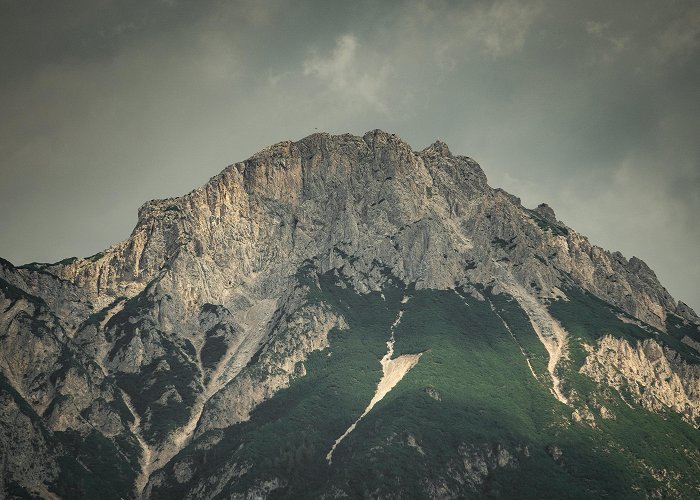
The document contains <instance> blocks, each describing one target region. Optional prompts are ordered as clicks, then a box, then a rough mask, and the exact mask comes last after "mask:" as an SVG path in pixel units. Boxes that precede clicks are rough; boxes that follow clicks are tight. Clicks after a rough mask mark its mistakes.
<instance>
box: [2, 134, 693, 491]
mask: <svg viewBox="0 0 700 500" xmlns="http://www.w3.org/2000/svg"><path fill="white" fill-rule="evenodd" d="M699 325H700V319H699V318H698V317H697V315H696V314H695V313H694V312H693V311H692V309H690V308H689V307H688V306H687V305H685V304H683V303H682V302H676V301H675V300H674V299H673V298H672V297H671V296H670V295H669V293H668V292H667V291H666V289H665V288H664V287H663V286H662V285H661V284H660V283H659V281H658V279H657V278H656V275H655V274H654V272H653V271H652V270H651V269H649V267H648V266H647V265H646V264H645V263H644V262H642V261H641V260H639V259H637V258H635V257H632V258H631V259H629V260H627V259H626V258H625V257H623V256H622V255H621V254H620V253H618V252H615V253H610V252H607V251H605V250H603V249H601V248H599V247H597V246H594V245H592V244H591V243H590V242H589V241H588V240H587V239H586V237H584V236H582V235H580V234H579V233H577V232H576V231H575V230H573V229H572V228H569V227H567V226H566V225H565V224H563V223H562V222H560V221H558V220H557V218H556V215H555V213H554V211H553V210H552V209H551V208H550V207H549V206H547V205H545V204H542V205H540V206H538V207H537V208H535V209H528V208H525V207H523V206H522V204H521V202H520V200H519V199H518V198H517V197H515V196H513V195H511V194H508V193H506V192H505V191H503V190H500V189H493V188H491V187H489V185H488V183H487V180H486V176H485V175H484V173H483V171H482V169H481V167H480V166H479V165H478V164H477V163H476V162H475V161H474V160H472V159H471V158H468V157H464V156H456V155H453V154H452V153H451V152H450V150H449V148H448V147H447V145H446V144H444V143H442V142H439V141H438V142H436V143H434V144H432V145H431V146H429V147H428V148H426V149H424V150H422V151H418V152H416V151H413V150H412V149H411V147H410V146H409V145H408V144H406V143H405V142H403V141H402V140H401V139H399V138H398V137H397V136H396V135H393V134H388V133H385V132H382V131H380V130H375V131H372V132H368V133H367V134H365V135H364V136H363V137H356V136H352V135H339V136H333V135H328V134H314V135H311V136H309V137H306V138H304V139H302V140H300V141H297V142H282V143H279V144H276V145H274V146H271V147H269V148H267V149H265V150H263V151H261V152H260V153H258V154H256V155H254V156H253V157H251V158H249V159H248V160H246V161H244V162H240V163H236V164H233V165H230V166H228V167H227V168H226V169H224V170H223V171H222V172H221V173H220V174H219V175H217V176H216V177H214V178H212V179H211V180H210V181H209V182H208V183H206V184H205V185H204V186H203V187H201V188H199V189H196V190H194V191H192V192H190V193H189V194H187V195H185V196H182V197H180V198H171V199H165V200H156V201H150V202H148V203H146V204H144V205H143V206H142V207H141V208H140V209H139V211H138V223H137V224H136V227H135V228H134V230H133V232H132V234H131V235H130V236H129V238H127V239H126V240H125V241H123V242H121V243H118V244H116V245H114V246H113V247H111V248H109V249H107V250H105V251H104V252H101V253H99V254H97V255H93V256H91V257H87V258H70V259H65V260H63V261H61V262H58V263H55V264H42V263H32V264H28V265H24V266H17V267H16V266H14V265H12V264H11V263H9V262H7V261H1V262H0V399H1V401H2V404H0V423H1V424H2V427H1V428H2V434H1V438H0V443H1V447H0V449H1V450H2V476H1V478H0V491H4V494H5V496H6V497H9V498H17V497H19V498H32V497H36V496H39V497H44V498H58V497H61V498H100V499H102V500H104V499H108V498H266V497H295V498H316V497H322V498H331V497H371V498H406V497H410V498H423V497H430V498H455V497H472V496H496V497H498V496H502V497H516V496H517V497H542V496H546V497H553V498H569V497H571V498H581V497H584V496H585V497H615V498H642V497H659V498H661V497H677V498H680V497H686V498H687V497H692V496H697V495H700V451H699V450H700V431H698V426H700V326H699Z"/></svg>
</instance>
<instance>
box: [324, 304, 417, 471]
mask: <svg viewBox="0 0 700 500" xmlns="http://www.w3.org/2000/svg"><path fill="white" fill-rule="evenodd" d="M408 300H409V297H404V298H403V299H402V300H401V303H402V304H406V303H407V302H408ZM402 317H403V310H401V311H399V314H398V316H397V317H396V320H395V321H394V323H393V324H392V325H391V330H390V332H391V335H390V337H389V340H388V341H387V343H386V347H387V352H386V354H385V355H384V357H383V358H382V359H381V361H380V363H381V365H382V378H381V379H380V380H379V384H378V385H377V389H376V391H375V393H374V397H373V398H372V400H371V401H370V402H369V405H367V408H365V411H364V412H362V415H360V416H359V417H358V418H357V420H355V422H353V423H352V425H351V426H350V427H348V428H347V430H346V431H345V432H344V433H343V434H342V435H341V436H340V437H339V438H338V439H336V440H335V443H333V447H332V448H331V449H330V451H329V452H328V454H327V455H326V461H327V462H328V465H331V464H332V463H333V453H334V452H335V449H336V448H337V447H338V445H339V444H340V443H341V441H343V439H345V438H346V437H347V436H348V435H349V434H350V433H351V432H352V431H353V430H355V427H357V424H358V423H359V422H360V420H362V419H363V418H364V417H365V416H367V414H368V413H369V412H370V411H372V408H374V406H375V405H376V404H377V403H378V402H379V401H381V400H382V399H383V398H384V396H386V395H387V394H388V393H389V391H391V390H392V389H393V388H394V387H395V386H396V384H398V383H399V382H400V381H401V379H403V378H404V376H405V375H406V374H407V373H408V372H409V371H410V370H411V368H413V367H414V366H416V364H417V363H418V360H419V359H420V357H421V355H422V354H423V353H418V354H404V355H401V356H398V357H396V358H393V359H392V357H393V356H394V341H395V338H394V333H395V331H396V327H397V326H398V325H399V323H401V318H402Z"/></svg>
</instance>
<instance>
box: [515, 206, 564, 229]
mask: <svg viewBox="0 0 700 500" xmlns="http://www.w3.org/2000/svg"><path fill="white" fill-rule="evenodd" d="M525 211H526V212H527V213H528V214H529V215H530V218H531V219H532V220H533V221H535V224H537V225H538V226H539V227H540V229H542V230H544V231H551V232H552V233H553V234H554V235H555V236H568V235H569V230H568V229H566V228H565V227H564V226H560V225H559V224H553V223H552V222H550V221H548V220H547V219H545V218H544V217H542V216H541V215H540V214H538V213H537V212H535V211H534V210H528V209H525Z"/></svg>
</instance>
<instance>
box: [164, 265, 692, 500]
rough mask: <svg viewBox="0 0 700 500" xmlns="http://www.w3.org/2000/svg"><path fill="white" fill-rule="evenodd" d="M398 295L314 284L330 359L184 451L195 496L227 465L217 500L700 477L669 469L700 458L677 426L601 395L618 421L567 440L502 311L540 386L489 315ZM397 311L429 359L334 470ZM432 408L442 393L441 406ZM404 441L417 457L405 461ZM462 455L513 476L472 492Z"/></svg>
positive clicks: (520, 326) (530, 491)
mask: <svg viewBox="0 0 700 500" xmlns="http://www.w3.org/2000/svg"><path fill="white" fill-rule="evenodd" d="M406 292H407V291H406V290H404V289H403V287H402V286H401V285H400V284H396V285H395V286H393V287H388V288H387V289H386V290H384V295H385V298H386V300H383V299H382V298H381V297H380V296H379V294H377V293H373V294H369V295H366V296H359V295H356V294H354V293H353V292H352V290H351V289H343V288H340V287H338V286H336V285H335V283H334V280H333V279H332V278H331V277H330V276H323V277H321V289H314V288H312V290H311V293H310V297H311V300H322V301H325V302H327V303H329V304H331V305H332V306H334V307H335V308H336V309H337V310H338V311H340V312H342V313H343V314H344V315H345V317H346V319H347V321H348V324H349V325H350V330H349V331H343V332H337V331H334V332H332V333H331V336H330V341H331V347H330V348H329V349H328V350H324V351H322V352H317V353H314V354H312V355H311V357H310V359H309V360H308V361H307V363H306V369H307V375H306V376H305V377H302V378H299V379H296V380H295V381H294V382H293V383H292V385H291V387H290V388H289V389H287V390H283V391H280V392H279V393H278V394H277V395H275V396H274V397H273V398H272V399H271V400H269V401H267V402H266V403H263V404H262V405H260V407H258V409H257V410H256V411H255V412H254V413H253V416H252V418H251V420H250V421H249V422H246V423H243V424H240V425H237V426H234V427H232V428H230V429H228V430H226V431H225V434H224V438H223V439H222V440H221V441H220V442H219V443H218V444H217V445H216V446H214V447H213V448H212V449H209V450H206V451H204V450H203V449H200V450H197V448H198V445H197V443H194V444H193V446H190V447H188V448H187V449H186V450H185V451H184V452H183V453H182V454H181V455H180V457H179V460H181V459H183V458H187V459H188V461H189V462H190V463H191V464H193V468H194V469H195V474H194V478H193V481H196V480H198V479H199V478H202V477H208V476H209V475H211V474H215V473H218V472H220V471H221V470H222V468H223V467H224V466H225V465H226V464H229V465H230V464H233V463H236V464H238V466H239V467H242V466H244V465H245V466H246V467H248V466H249V467H250V469H249V470H248V471H247V472H246V473H244V474H243V475H242V476H241V477H240V478H239V479H236V480H234V481H231V482H229V483H228V485H227V486H226V488H225V489H224V491H223V492H221V496H222V497H227V496H228V495H230V494H231V493H235V492H244V491H246V490H247V489H248V488H250V487H253V486H255V485H259V484H262V483H263V482H264V481H266V480H270V479H273V478H280V479H281V480H282V483H283V484H285V485H286V486H285V487H283V488H282V489H280V490H276V491H274V492H273V494H272V495H273V496H282V497H289V496H291V497H309V496H315V495H319V494H320V493H322V492H329V491H333V490H336V489H340V490H343V491H345V492H346V493H348V494H350V495H351V496H369V495H392V494H397V493H398V494H403V495H410V496H412V497H420V496H426V495H427V493H426V491H429V489H428V488H427V486H426V485H427V484H428V483H433V484H438V485H445V486H446V487H448V488H449V489H451V490H452V491H454V492H458V493H459V494H461V495H464V496H469V495H472V494H477V493H478V494H480V495H489V496H508V497H510V496H518V497H520V498H524V497H525V498H527V497H542V496H543V495H546V496H548V497H553V498H580V497H583V496H586V497H590V496H594V497H615V498H625V497H632V498H633V497H638V496H643V495H644V494H645V493H646V492H650V491H653V490H655V489H658V488H659V487H660V486H661V483H659V482H658V481H656V480H654V479H653V478H652V477H651V476H650V474H649V468H654V469H656V470H660V469H663V468H666V469H668V470H671V469H673V470H676V471H680V473H681V474H694V475H695V477H697V474H698V472H699V471H698V466H697V465H696V464H695V463H694V462H693V460H692V459H688V458H685V456H684V455H683V454H682V453H679V451H680V449H682V448H683V447H691V448H690V449H697V448H698V445H700V442H699V440H698V436H697V432H696V431H694V430H693V429H692V428H690V427H689V426H687V425H686V424H684V423H683V422H681V421H680V419H678V418H677V417H676V416H672V415H671V416H659V415H654V414H651V413H649V412H646V411H643V410H634V411H633V410H630V409H628V408H627V407H626V406H625V405H624V404H622V402H621V400H619V398H617V400H615V396H614V395H613V394H609V396H610V397H611V398H612V400H611V401H610V403H609V405H610V406H611V407H612V408H613V409H614V411H615V412H616V413H617V415H618V418H617V420H615V421H610V420H607V421H603V420H602V419H600V418H598V419H597V422H598V424H599V425H598V428H597V429H592V428H590V427H587V426H584V425H580V424H579V425H576V424H572V423H571V418H570V416H571V412H572V408H568V407H566V406H564V405H562V404H560V403H558V402H557V401H556V400H555V399H554V398H553V397H552V396H551V394H550V393H549V386H548V383H549V381H548V380H547V379H546V370H545V365H546V352H545V351H544V349H543V347H542V346H541V344H539V341H538V340H537V338H536V336H535V333H534V331H532V328H531V326H530V325H529V322H527V320H526V318H525V316H524V313H523V312H522V311H521V310H520V308H519V307H518V306H517V303H515V301H513V300H511V299H510V298H509V297H506V296H502V295H501V296H493V297H491V301H492V302H493V304H494V306H495V309H496V311H497V312H498V313H499V314H500V316H501V317H502V318H503V319H505V320H506V321H507V323H508V325H509V327H510V329H511V331H512V332H513V334H514V335H515V336H516V339H517V340H518V343H519V344H520V345H521V346H523V348H524V349H525V351H526V352H527V353H528V355H529V356H530V357H531V359H532V363H533V366H534V368H535V371H536V372H537V373H538V375H541V377H540V381H537V380H535V379H534V378H533V376H532V374H531V373H530V371H529V369H528V367H527V365H526V362H525V358H524V357H523V354H522V353H521V351H520V348H519V347H518V344H517V343H516V342H515V340H514V339H513V338H512V337H511V336H510V334H509V333H508V332H507V331H506V330H505V328H504V327H503V325H502V323H501V320H500V318H499V317H498V316H497V315H496V314H494V313H493V311H492V310H491V307H490V305H489V303H488V302H485V301H481V302H480V301H477V300H475V299H473V298H471V297H468V296H465V297H460V296H459V295H458V294H456V293H455V292H452V291H432V290H421V291H415V290H408V293H409V294H410V295H412V299H411V301H410V302H409V303H408V304H406V305H402V304H401V303H400V299H401V297H402V296H403V294H404V293H406ZM584 298H585V296H584ZM588 298H589V299H590V297H588ZM596 300H597V299H596ZM465 301H466V303H467V304H468V305H467V304H465ZM401 307H403V308H405V314H404V316H403V320H402V322H401V324H400V325H399V327H398V328H397V330H396V346H395V347H396V353H395V355H396V356H398V355H400V354H402V353H416V352H423V356H422V358H421V360H420V362H419V363H418V365H417V366H416V367H415V368H414V369H413V370H412V371H410V372H409V373H408V374H407V375H406V377H405V378H404V379H403V380H402V381H401V382H400V383H399V384H398V385H397V386H396V387H395V388H394V389H393V390H392V391H391V392H390V393H389V394H388V395H387V396H386V397H385V398H384V400H382V401H381V402H380V403H378V404H377V405H376V407H375V408H374V409H373V410H372V412H371V413H370V414H369V415H367V417H366V418H365V419H364V420H362V421H361V422H360V424H359V425H358V426H357V428H356V429H355V431H354V432H352V433H351V434H350V435H349V436H348V437H347V438H346V439H345V440H344V441H343V442H342V443H341V445H340V446H339V447H338V448H337V450H336V452H335V455H334V460H333V464H332V465H331V466H328V465H327V463H326V462H325V459H324V457H325V454H326V453H327V452H328V450H329V449H330V447H331V445H332V443H333V441H334V440H335V439H336V438H337V437H338V436H340V435H341V434H342V433H343V432H344V430H345V429H346V428H347V427H348V426H349V425H350V424H351V423H352V422H353V421H354V420H355V419H356V418H357V416H359V415H360V413H361V412H362V410H363V409H364V407H365V406H366V404H367V403H368V402H369V400H370V399H371V397H372V394H373V392H374V389H375V387H376V384H377V382H378V380H379V378H380V376H381V367H380V364H379V359H380V358H381V357H382V356H383V354H384V353H385V349H386V346H385V342H386V340H387V338H388V335H389V328H390V325H391V323H392V322H393V320H394V319H395V318H396V315H397V313H398V310H399V308H401ZM552 309H553V311H554V312H555V313H556V314H557V315H558V316H559V318H560V319H561V320H562V321H563V322H564V324H565V326H566V327H567V328H569V329H571V330H572V331H573V332H574V336H580V335H585V336H588V337H586V338H588V339H589V338H590V336H591V335H593V336H596V335H597V336H599V335H601V334H602V331H603V330H605V328H603V330H600V329H598V330H596V328H594V326H595V325H591V324H589V323H587V322H586V321H589V320H590V318H595V317H605V320H606V321H609V322H610V324H614V326H615V327H618V328H620V329H621V330H620V331H621V332H622V333H621V334H625V333H624V332H627V333H628V334H630V335H631V334H632V333H635V334H636V335H641V334H640V333H639V332H636V331H635V332H631V331H629V332H628V330H627V329H628V328H629V327H630V325H626V324H624V323H622V322H620V321H619V320H617V318H615V317H614V315H612V313H610V314H611V315H612V319H611V318H610V316H607V315H606V314H605V313H604V312H605V311H608V309H607V308H603V307H602V303H599V302H595V300H592V301H591V300H583V299H582V300H581V301H579V302H577V301H573V300H572V301H571V302H570V303H565V304H558V305H557V304H555V305H554V306H553V307H552ZM613 319H614V320H615V321H616V323H615V322H614V321H613ZM577 321H578V323H577ZM610 324H606V325H607V326H606V328H608V327H609V326H610ZM635 328H636V327H635ZM640 332H642V333H643V334H645V335H647V336H648V335H649V334H648V333H646V332H643V331H642V330H640ZM579 362H582V360H580V359H578V358H577V357H576V356H573V361H572V365H571V366H569V367H568V369H567V370H566V371H567V376H568V375H569V374H571V377H570V378H571V379H572V382H571V386H572V387H573V388H575V389H576V390H577V391H579V393H580V394H582V396H583V397H584V398H585V397H586V395H587V394H592V391H594V390H595V389H596V388H595V386H594V385H593V384H592V383H590V381H588V380H587V379H585V377H583V376H581V375H578V374H576V373H571V370H572V369H574V368H576V366H575V364H576V363H579ZM428 389H429V390H428ZM428 392H432V394H433V395H435V393H436V392H437V393H439V395H440V400H436V399H434V398H432V397H431V396H430V395H429V394H428ZM205 439H207V436H205V437H204V438H203V439H202V440H201V441H200V442H203V441H204V440H205ZM412 439H415V442H416V443H417V444H418V446H420V448H421V451H419V450H418V449H417V448H416V447H412V446H409V444H408V443H409V441H410V440H412ZM465 446H467V447H471V448H472V449H476V450H478V451H479V452H483V453H488V451H489V450H491V451H494V450H498V449H499V447H500V448H505V449H507V450H508V451H509V453H510V454H511V455H512V456H513V458H514V460H515V462H516V463H517V466H516V467H509V466H507V467H495V466H494V467H492V466H489V468H492V470H491V473H490V474H489V475H488V477H487V478H486V480H485V481H484V483H483V484H481V485H480V486H479V487H478V488H479V489H478V491H475V490H472V489H470V488H469V486H468V485H465V484H463V483H461V482H460V481H461V480H460V479H459V473H458V472H459V471H460V470H461V471H462V472H464V461H463V459H462V458H461V457H460V454H459V449H460V447H461V448H462V449H464V448H465ZM555 447H556V448H559V449H560V450H561V451H562V452H563V454H562V456H561V458H559V459H557V460H555V459H554V458H552V456H551V455H552V454H551V453H550V451H551V450H552V449H553V448H555ZM526 448H527V452H526V451H525V449H526ZM460 468H461V469H460ZM447 471H452V472H450V473H448V472H447ZM170 473H172V471H170ZM462 475H464V474H462ZM684 477H687V476H684ZM683 482H690V481H686V479H684V478H681V480H680V481H675V482H674V483H673V486H674V487H675V488H677V489H676V492H677V493H680V494H686V495H687V494H691V492H692V490H691V489H689V488H686V487H685V486H683V484H682V483H683ZM168 483H169V484H170V485H171V486H175V487H174V489H161V490H156V491H155V492H154V493H155V494H156V496H158V497H163V498H166V497H170V496H173V495H179V494H182V493H184V492H185V491H187V489H188V487H189V486H191V484H189V485H188V484H187V483H185V484H183V485H177V483H176V482H175V481H174V480H173V479H172V477H171V480H169V481H168Z"/></svg>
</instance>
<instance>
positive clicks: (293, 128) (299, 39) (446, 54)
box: [0, 0, 700, 306]
mask: <svg viewBox="0 0 700 500" xmlns="http://www.w3.org/2000/svg"><path fill="white" fill-rule="evenodd" d="M2 9H3V16H2V18H1V19H0V62H1V63H2V67H3V71H2V78H1V79H0V117H1V118H0V157H1V158H2V160H0V165H2V173H3V177H2V179H3V182H2V185H1V186H0V214H2V215H0V233H1V234H2V240H1V241H0V255H3V256H4V257H7V258H9V259H10V260H12V261H14V262H25V261H29V260H57V259H59V258H61V257H65V256H67V255H86V254H90V253H93V252H96V251H98V250H100V249H102V248H104V247H105V246H107V245H109V244H111V243H113V242H115V241H117V240H119V239H122V238H124V237H125V236H126V235H127V234H128V233H129V231H130V229H131V226H132V225H133V223H134V219H135V211H136V208H137V207H138V206H139V205H140V204H141V203H142V202H143V201H145V200H147V199H149V198H153V197H165V196H175V195H180V194H182V193H184V192H186V191H188V190H189V189H191V188H193V187H195V186H198V185H201V184H202V183H203V182H205V181H206V179H207V178H208V177H210V176H211V175H214V174H215V173H217V172H218V171H219V170H220V169H221V168H222V167H223V166H225V165H226V164H228V163H231V162H233V161H236V160H240V159H242V158H245V157H246V156H248V155H250V154H252V153H253V152H255V151H256V150H258V149H260V148H262V147H264V146H266V145H268V144H270V143H273V142H277V141H279V140H282V139H287V138H292V139H296V138H300V137H302V136H304V135H307V134H308V133H311V132H313V130H314V129H315V128H318V129H322V130H328V131H331V132H346V131H350V132H353V133H363V132H364V131H366V130H369V129H372V128H376V127H379V128H383V129H387V130H391V131H393V132H396V133H398V134H399V135H400V136H402V137H403V138H404V139H405V140H407V141H409V142H410V143H411V144H412V145H413V146H414V147H416V148H422V147H424V146H425V145H427V144H429V143H430V142H432V141H433V140H434V139H435V138H436V137H440V138H442V139H444V140H446V141H447V142H448V143H449V144H450V146H451V148H452V150H453V151H455V152H459V153H461V154H467V155H470V156H473V157H474V158H476V159H477V160H479V161H480V162H481V164H482V166H483V167H484V170H485V171H486V173H487V175H488V176H489V178H490V180H491V183H492V184H493V185H498V186H502V187H504V188H506V189H508V190H509V191H511V192H513V193H515V194H517V195H519V196H521V197H522V198H523V201H524V202H525V203H526V204H529V205H534V204H537V203H539V202H541V201H547V202H548V203H550V204H551V205H552V206H553V207H554V208H555V209H556V210H557V213H558V216H559V217H560V218H561V219H563V220H564V221H565V222H567V223H568V224H570V225H571V226H573V227H575V228H576V229H578V230H579V231H581V232H582V233H584V234H587V235H589V236H590V237H591V239H592V240H593V241H594V242H595V243H598V244H601V245H603V246H605V247H606V248H610V249H620V250H622V251H623V253H625V254H626V255H628V256H631V255H637V256H639V257H641V258H643V259H645V260H647V261H648V263H649V264H650V265H651V266H652V268H654V269H655V270H656V271H657V273H658V274H659V276H660V278H661V280H662V282H663V283H664V284H666V285H667V286H668V287H669V289H670V291H671V292H672V293H673V294H674V295H676V296H677V297H679V298H681V299H683V300H686V301H688V302H689V303H690V304H691V305H694V306H700V290H699V289H698V286H697V283H698V280H700V263H698V260H697V258H696V254H697V250H696V248H697V247H698V244H699V243H700V223H699V222H698V220H697V216H696V214H698V213H700V146H698V144H700V141H698V140H697V131H698V130H699V125H700V123H699V122H700V98H698V95H697V92H698V91H697V89H698V88H700V62H699V57H700V6H699V5H698V4H697V2H693V1H687V2H682V1H672V2H668V1H634V2H631V1H630V2H595V1H593V2H591V1H587V2H583V1H581V2H557V1H551V0H523V1H515V0H497V1H480V2H448V1H444V2H440V1H434V2H420V1H405V2H327V1H326V2H321V1H310V0H309V1H304V0H299V1H287V2H283V1H274V2H273V1H268V2H258V1H253V0H250V1H247V2H224V1H213V0H212V1H198V2H185V1H182V0H180V1H178V0H171V1H159V2H156V1H150V2H149V1H138V2H137V1H120V2H116V1H114V2H112V1H107V0H101V1H83V2H77V1H73V2H68V1H67V2H32V1H4V2H2Z"/></svg>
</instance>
